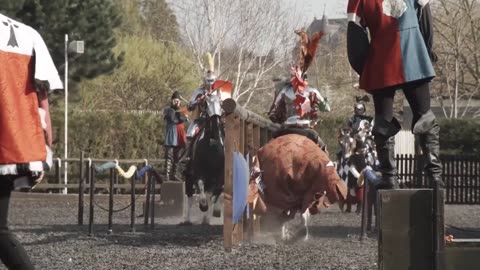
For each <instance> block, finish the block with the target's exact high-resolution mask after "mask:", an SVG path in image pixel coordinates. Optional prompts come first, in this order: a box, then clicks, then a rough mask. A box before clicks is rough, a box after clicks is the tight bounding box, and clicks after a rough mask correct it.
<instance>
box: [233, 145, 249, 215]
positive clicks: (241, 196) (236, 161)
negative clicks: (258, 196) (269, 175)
mask: <svg viewBox="0 0 480 270" xmlns="http://www.w3.org/2000/svg"><path fill="white" fill-rule="evenodd" d="M248 176H249V168H248V163H247V161H246V160H245V158H244V157H243V155H242V154H241V153H239V152H234V153H233V206H232V210H233V211H232V214H233V217H232V218H233V224H237V223H238V222H239V221H240V220H241V219H242V216H243V213H244V212H245V207H246V205H247V196H248V179H249V178H248Z"/></svg>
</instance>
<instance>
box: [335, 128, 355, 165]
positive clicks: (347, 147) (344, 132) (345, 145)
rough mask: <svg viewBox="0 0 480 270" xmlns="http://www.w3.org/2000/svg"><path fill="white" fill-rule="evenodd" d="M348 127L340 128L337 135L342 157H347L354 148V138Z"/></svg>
mask: <svg viewBox="0 0 480 270" xmlns="http://www.w3.org/2000/svg"><path fill="white" fill-rule="evenodd" d="M351 133H352V130H351V129H350V128H342V129H341V130H340V135H339V137H338V143H339V144H340V148H341V149H342V155H343V158H349V157H350V155H351V154H352V151H353V149H354V148H355V139H354V138H353V137H352V135H351Z"/></svg>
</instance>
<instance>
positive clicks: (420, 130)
mask: <svg viewBox="0 0 480 270" xmlns="http://www.w3.org/2000/svg"><path fill="white" fill-rule="evenodd" d="M412 131H413V133H414V134H416V135H418V137H419V140H420V147H421V148H422V153H423V159H424V162H425V167H424V170H425V171H426V173H427V177H428V179H429V180H430V183H431V184H432V186H433V184H434V183H435V182H436V183H438V185H439V187H441V188H443V187H445V183H444V182H443V180H442V163H441V161H440V140H439V137H440V126H439V125H438V123H437V121H436V118H435V115H434V114H433V112H432V111H429V112H427V113H426V114H424V115H422V116H421V117H420V119H419V120H418V121H417V122H416V123H415V124H414V126H413V129H412Z"/></svg>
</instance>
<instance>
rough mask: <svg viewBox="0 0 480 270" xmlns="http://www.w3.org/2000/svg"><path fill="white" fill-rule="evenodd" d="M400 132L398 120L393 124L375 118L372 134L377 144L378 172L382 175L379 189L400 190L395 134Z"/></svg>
mask: <svg viewBox="0 0 480 270" xmlns="http://www.w3.org/2000/svg"><path fill="white" fill-rule="evenodd" d="M399 131H400V123H398V121H397V119H396V118H393V119H392V121H391V122H388V121H386V120H385V119H383V118H381V117H376V118H375V124H374V126H373V130H372V133H373V135H374V141H375V144H376V150H377V157H378V161H379V166H378V167H377V170H378V172H380V173H381V174H382V177H381V181H380V183H379V184H377V186H376V188H377V189H394V188H399V186H398V181H397V166H396V163H395V134H397V133H398V132H399Z"/></svg>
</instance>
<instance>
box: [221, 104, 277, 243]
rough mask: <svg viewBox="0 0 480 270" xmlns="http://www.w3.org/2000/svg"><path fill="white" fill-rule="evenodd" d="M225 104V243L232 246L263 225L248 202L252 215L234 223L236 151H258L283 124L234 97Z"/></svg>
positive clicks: (251, 154) (244, 152)
mask: <svg viewBox="0 0 480 270" xmlns="http://www.w3.org/2000/svg"><path fill="white" fill-rule="evenodd" d="M222 107H223V110H224V111H225V114H226V117H225V183H224V206H223V207H224V215H223V218H224V223H223V237H224V242H223V245H224V247H225V249H227V250H230V249H231V248H232V247H233V246H236V245H238V244H239V243H240V242H241V241H250V240H251V239H252V238H253V236H254V232H258V231H259V229H260V223H259V219H258V217H255V216H254V215H253V213H252V212H253V211H252V208H253V205H252V204H247V207H249V209H250V211H248V213H249V215H250V216H249V217H248V218H246V214H244V218H243V219H242V221H240V222H239V223H238V224H235V225H234V224H233V220H232V219H233V218H232V212H233V210H232V207H233V154H234V152H235V151H238V152H240V153H242V154H243V155H244V156H245V155H246V154H247V153H250V157H252V156H254V155H256V151H257V149H258V148H260V147H262V146H263V145H265V144H266V143H267V142H268V141H269V140H270V139H271V138H272V132H274V131H276V130H278V129H279V128H280V125H278V124H274V123H272V122H271V121H269V120H266V119H265V118H263V117H261V116H260V115H258V114H256V113H254V112H251V111H248V110H246V109H245V108H243V107H241V106H240V105H239V104H238V103H237V102H236V101H235V100H233V99H226V100H224V101H223V104H222ZM249 146H250V147H249ZM247 162H249V163H250V162H251V160H247Z"/></svg>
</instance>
